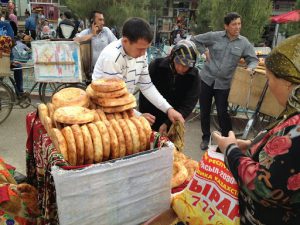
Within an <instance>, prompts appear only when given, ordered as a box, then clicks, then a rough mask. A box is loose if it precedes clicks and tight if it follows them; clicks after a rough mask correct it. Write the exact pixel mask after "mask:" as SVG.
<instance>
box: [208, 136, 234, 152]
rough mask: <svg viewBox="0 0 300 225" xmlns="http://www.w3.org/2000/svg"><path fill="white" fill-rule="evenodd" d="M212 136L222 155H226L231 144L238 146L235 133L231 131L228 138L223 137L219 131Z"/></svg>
mask: <svg viewBox="0 0 300 225" xmlns="http://www.w3.org/2000/svg"><path fill="white" fill-rule="evenodd" d="M212 135H213V138H214V140H215V141H216V143H217V145H218V147H219V149H220V150H221V152H222V153H225V151H226V149H227V147H228V146H229V145H230V144H237V139H236V138H235V135H234V133H233V131H229V133H228V137H223V136H222V135H221V133H220V132H218V131H214V132H213V133H212Z"/></svg>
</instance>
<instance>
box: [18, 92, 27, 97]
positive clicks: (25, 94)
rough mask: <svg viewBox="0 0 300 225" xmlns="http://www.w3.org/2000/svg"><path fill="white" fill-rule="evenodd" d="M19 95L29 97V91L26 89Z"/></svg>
mask: <svg viewBox="0 0 300 225" xmlns="http://www.w3.org/2000/svg"><path fill="white" fill-rule="evenodd" d="M19 95H20V97H28V96H29V93H28V92H26V91H25V92H21V93H20V94H19Z"/></svg>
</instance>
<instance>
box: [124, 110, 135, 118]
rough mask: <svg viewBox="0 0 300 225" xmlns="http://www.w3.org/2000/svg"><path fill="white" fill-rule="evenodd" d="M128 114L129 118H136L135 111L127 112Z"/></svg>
mask: <svg viewBox="0 0 300 225" xmlns="http://www.w3.org/2000/svg"><path fill="white" fill-rule="evenodd" d="M126 113H127V115H128V117H129V118H130V117H133V116H135V113H134V110H133V109H128V110H126Z"/></svg>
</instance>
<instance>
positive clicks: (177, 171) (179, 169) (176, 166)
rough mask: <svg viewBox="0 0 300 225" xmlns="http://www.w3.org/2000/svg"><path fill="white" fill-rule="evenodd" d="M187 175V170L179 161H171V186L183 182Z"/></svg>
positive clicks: (173, 186)
mask: <svg viewBox="0 0 300 225" xmlns="http://www.w3.org/2000/svg"><path fill="white" fill-rule="evenodd" d="M187 177H188V171H187V169H186V168H185V166H184V165H183V163H181V162H174V163H173V177H172V180H171V187H172V188H175V187H178V186H180V185H181V184H183V183H184V181H185V180H186V179H187Z"/></svg>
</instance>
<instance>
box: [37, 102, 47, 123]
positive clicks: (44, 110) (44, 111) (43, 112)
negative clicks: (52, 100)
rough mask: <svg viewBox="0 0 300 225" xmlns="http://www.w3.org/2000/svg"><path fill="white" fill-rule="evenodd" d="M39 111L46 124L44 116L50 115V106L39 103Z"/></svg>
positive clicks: (41, 119)
mask: <svg viewBox="0 0 300 225" xmlns="http://www.w3.org/2000/svg"><path fill="white" fill-rule="evenodd" d="M38 113H39V118H40V121H41V123H42V124H43V125H44V118H45V117H46V116H49V114H48V107H47V106H46V105H45V104H44V103H41V104H39V105H38Z"/></svg>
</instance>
